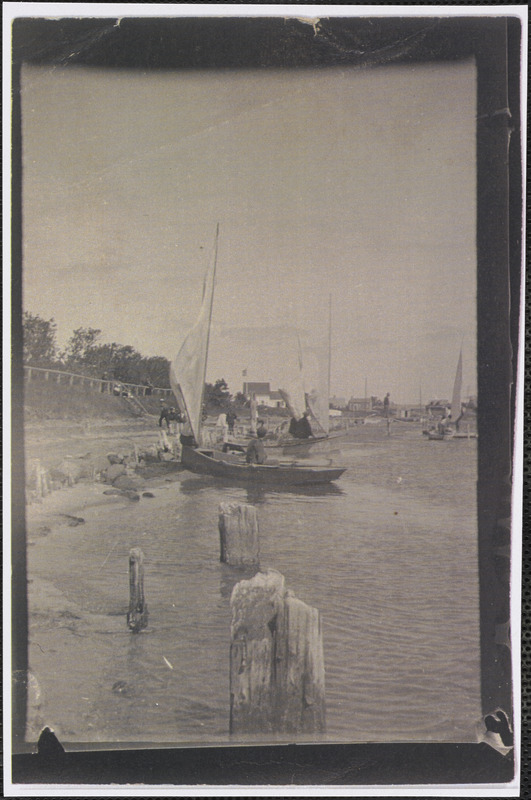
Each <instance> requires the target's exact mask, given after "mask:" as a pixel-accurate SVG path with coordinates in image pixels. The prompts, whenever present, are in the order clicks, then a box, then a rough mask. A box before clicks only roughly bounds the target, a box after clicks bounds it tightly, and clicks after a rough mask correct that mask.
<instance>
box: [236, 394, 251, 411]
mask: <svg viewBox="0 0 531 800" xmlns="http://www.w3.org/2000/svg"><path fill="white" fill-rule="evenodd" d="M234 405H235V406H238V408H246V407H248V406H249V400H248V399H247V396H246V395H245V394H244V393H243V392H236V394H235V395H234Z"/></svg>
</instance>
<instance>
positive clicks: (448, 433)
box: [427, 350, 463, 441]
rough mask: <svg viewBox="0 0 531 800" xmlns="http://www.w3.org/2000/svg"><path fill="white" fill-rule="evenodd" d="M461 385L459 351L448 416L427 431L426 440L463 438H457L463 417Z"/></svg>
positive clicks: (461, 372)
mask: <svg viewBox="0 0 531 800" xmlns="http://www.w3.org/2000/svg"><path fill="white" fill-rule="evenodd" d="M462 383H463V351H462V350H460V351H459V358H458V360H457V368H456V371H455V379H454V388H453V391H452V404H451V407H450V415H449V416H445V417H443V419H442V420H441V421H440V422H439V423H438V425H437V427H436V428H433V429H432V430H429V431H427V436H428V439H432V440H434V441H443V440H447V439H453V438H456V437H457V438H463V437H459V436H458V433H457V432H458V430H459V422H460V420H461V417H462V416H463V411H462V404H461V389H462Z"/></svg>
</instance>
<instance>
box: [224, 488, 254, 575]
mask: <svg viewBox="0 0 531 800" xmlns="http://www.w3.org/2000/svg"><path fill="white" fill-rule="evenodd" d="M219 543H220V561H222V562H223V563H225V564H230V565H231V566H233V567H243V566H258V564H259V559H260V541H259V535H258V520H257V517H256V508H255V507H254V506H250V505H240V504H238V503H221V504H220V507H219Z"/></svg>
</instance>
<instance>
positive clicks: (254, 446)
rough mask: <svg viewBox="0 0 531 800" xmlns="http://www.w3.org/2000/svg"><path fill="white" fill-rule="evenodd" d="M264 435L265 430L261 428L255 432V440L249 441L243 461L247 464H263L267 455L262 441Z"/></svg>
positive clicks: (263, 427)
mask: <svg viewBox="0 0 531 800" xmlns="http://www.w3.org/2000/svg"><path fill="white" fill-rule="evenodd" d="M265 435H266V428H265V426H262V427H260V428H258V430H257V431H256V438H255V439H254V438H253V439H251V441H250V443H249V446H248V447H247V451H246V453H245V460H246V462H247V463H248V464H265V463H266V460H267V455H266V451H265V447H264V443H263V441H262V439H263V438H264V436H265Z"/></svg>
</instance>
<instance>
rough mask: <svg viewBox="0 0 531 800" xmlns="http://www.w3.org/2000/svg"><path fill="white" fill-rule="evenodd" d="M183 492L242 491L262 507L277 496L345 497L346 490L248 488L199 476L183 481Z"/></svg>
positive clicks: (326, 485) (324, 487) (330, 485)
mask: <svg viewBox="0 0 531 800" xmlns="http://www.w3.org/2000/svg"><path fill="white" fill-rule="evenodd" d="M180 486H181V491H182V492H183V494H188V495H192V494H197V493H199V492H202V491H205V490H206V489H215V488H218V489H229V488H230V489H232V490H234V489H235V488H236V489H241V490H242V491H243V492H245V495H246V499H247V502H248V503H250V504H251V505H262V504H264V503H266V502H267V500H268V498H271V497H275V495H286V494H290V495H299V496H302V497H330V496H334V495H336V496H340V495H344V494H345V492H344V490H343V489H342V488H341V487H340V486H338V485H337V484H336V483H320V484H315V485H314V486H281V485H279V486H274V487H273V486H267V487H266V486H259V485H256V484H252V485H251V484H249V485H247V486H240V485H239V484H237V483H232V482H230V481H224V480H223V479H222V478H211V477H208V476H199V475H198V476H197V477H194V478H186V479H185V480H183V481H181V484H180Z"/></svg>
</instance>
